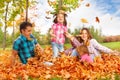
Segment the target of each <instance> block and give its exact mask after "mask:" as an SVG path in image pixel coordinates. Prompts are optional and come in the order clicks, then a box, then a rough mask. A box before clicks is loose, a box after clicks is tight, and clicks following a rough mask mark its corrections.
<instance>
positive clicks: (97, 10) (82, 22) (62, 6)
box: [0, 0, 120, 80]
mask: <svg viewBox="0 0 120 80" xmlns="http://www.w3.org/2000/svg"><path fill="white" fill-rule="evenodd" d="M0 7H1V8H0V64H1V63H2V60H3V61H5V62H6V63H7V62H8V63H9V58H8V55H10V53H11V49H12V44H13V41H14V40H15V39H16V38H17V37H18V36H19V35H20V32H19V24H20V23H21V22H23V21H29V22H31V23H32V24H33V26H34V31H33V35H34V36H35V37H36V38H37V41H38V42H39V44H40V45H41V46H42V47H43V48H44V49H45V50H48V52H49V47H50V46H51V44H50V35H49V29H50V28H51V25H52V24H53V22H52V21H53V19H54V17H53V15H54V14H55V13H57V12H58V11H59V10H63V11H64V12H65V13H66V14H67V15H68V17H67V21H68V31H69V32H70V33H71V34H73V35H78V34H79V30H80V29H81V28H83V27H87V28H89V30H90V31H91V33H92V35H93V37H94V38H95V39H96V40H97V41H98V42H99V43H100V44H102V45H104V46H107V47H109V48H111V49H113V50H118V51H120V31H119V30H120V27H119V26H120V0H0ZM65 47H66V48H70V47H71V44H70V42H69V40H68V39H66V43H65ZM3 55H4V57H3ZM46 57H47V56H46ZM106 58H108V57H106ZM114 58H116V57H114ZM114 58H111V59H110V60H108V62H109V61H113V60H112V59H114ZM7 59H8V60H7ZM67 59H68V58H67ZM108 59H109V58H108ZM117 59H118V58H117ZM63 60H66V59H63ZM68 60H69V59H68ZM71 60H72V59H71ZM117 61H119V59H118V60H117ZM35 62H36V63H38V62H37V61H35ZM70 62H72V63H74V61H70ZM60 64H61V63H60ZM63 64H64V62H63ZM110 64H115V63H109V66H111V65H110ZM4 65H5V63H4ZM38 65H39V64H38ZM103 65H104V64H102V66H103ZM105 65H106V64H105ZM27 66H31V65H29V64H28V65H27ZM18 67H20V68H21V66H18ZM18 67H15V68H18ZM31 67H32V68H34V66H31ZM74 67H75V66H74ZM7 68H8V66H7V67H5V68H2V67H0V70H1V71H3V73H4V74H6V75H8V74H7V73H10V72H8V71H9V70H7ZM4 69H5V70H4ZM8 69H9V68H8ZM110 69H111V70H112V68H111V67H110ZM10 70H11V68H10ZM22 70H23V71H24V68H23V66H22ZM22 70H21V71H22ZM41 70H42V69H41ZM16 71H17V70H16ZM18 71H19V70H18ZM38 71H39V70H38ZM83 71H84V70H83ZM109 71H110V70H109ZM33 72H34V71H33ZM84 72H85V71H84ZM11 73H12V71H11ZM76 74H77V73H76ZM98 74H99V73H98ZM11 75H15V73H14V72H13V73H12V74H11ZM99 75H100V76H99V77H100V79H99V80H103V79H104V80H110V78H111V76H113V75H114V74H110V78H109V73H107V74H106V75H104V78H103V77H101V75H102V74H99ZM0 76H1V75H0ZM49 76H50V75H47V77H49ZM106 76H108V77H106ZM67 77H68V75H67ZM69 77H70V74H69ZM114 77H115V80H119V79H120V76H119V75H118V74H115V76H114ZM21 78H22V77H21ZM21 78H20V80H21ZM5 79H6V78H5ZM8 79H10V76H9V78H8ZM29 79H30V80H39V79H38V78H32V77H30V78H29ZM51 80H61V79H60V78H53V79H51ZM113 80H114V79H113Z"/></svg>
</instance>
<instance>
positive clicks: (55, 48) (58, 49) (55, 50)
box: [51, 42, 64, 58]
mask: <svg viewBox="0 0 120 80" xmlns="http://www.w3.org/2000/svg"><path fill="white" fill-rule="evenodd" d="M51 44H52V49H53V57H54V58H55V57H58V56H59V52H63V51H64V47H63V44H57V43H55V42H52V43H51Z"/></svg>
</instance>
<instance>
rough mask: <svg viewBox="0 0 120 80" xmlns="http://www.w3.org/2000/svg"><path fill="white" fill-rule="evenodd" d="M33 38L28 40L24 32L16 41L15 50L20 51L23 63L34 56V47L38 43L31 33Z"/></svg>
mask: <svg viewBox="0 0 120 80" xmlns="http://www.w3.org/2000/svg"><path fill="white" fill-rule="evenodd" d="M30 37H31V38H32V40H27V38H26V37H25V36H23V35H22V34H21V35H20V36H19V37H18V38H17V39H16V40H15V41H14V44H13V50H16V51H18V55H19V57H20V60H21V61H22V63H23V64H26V63H27V59H28V58H30V57H33V56H34V48H35V45H36V44H37V41H36V39H35V38H34V37H33V35H30Z"/></svg>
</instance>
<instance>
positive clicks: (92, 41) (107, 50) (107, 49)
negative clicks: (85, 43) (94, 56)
mask: <svg viewBox="0 0 120 80" xmlns="http://www.w3.org/2000/svg"><path fill="white" fill-rule="evenodd" d="M91 43H92V44H93V46H94V47H95V49H97V50H100V51H102V52H105V53H113V51H112V50H111V49H109V48H107V47H105V46H102V45H101V44H99V43H98V42H97V41H96V40H95V39H92V40H91Z"/></svg>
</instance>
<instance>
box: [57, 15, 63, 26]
mask: <svg viewBox="0 0 120 80" xmlns="http://www.w3.org/2000/svg"><path fill="white" fill-rule="evenodd" d="M57 21H58V23H62V24H63V22H64V15H63V14H58V15H57Z"/></svg>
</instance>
